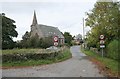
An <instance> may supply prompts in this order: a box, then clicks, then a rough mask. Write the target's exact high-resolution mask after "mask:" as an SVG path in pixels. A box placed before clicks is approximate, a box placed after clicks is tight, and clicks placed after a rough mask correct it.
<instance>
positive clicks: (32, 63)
mask: <svg viewBox="0 0 120 79" xmlns="http://www.w3.org/2000/svg"><path fill="white" fill-rule="evenodd" d="M24 50H25V49H24ZM32 50H34V51H38V50H37V49H32ZM26 53H27V52H26ZM60 53H61V55H60V56H56V57H54V58H52V59H40V60H32V59H31V60H26V61H13V62H4V63H2V67H3V68H4V67H5V68H6V67H20V66H37V65H44V64H52V63H56V62H60V61H64V60H66V59H69V58H71V57H72V54H71V53H70V49H69V48H66V49H65V50H64V51H63V52H60Z"/></svg>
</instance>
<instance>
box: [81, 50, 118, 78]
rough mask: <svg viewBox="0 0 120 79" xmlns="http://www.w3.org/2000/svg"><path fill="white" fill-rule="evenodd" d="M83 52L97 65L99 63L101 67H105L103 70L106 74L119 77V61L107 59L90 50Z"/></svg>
mask: <svg viewBox="0 0 120 79" xmlns="http://www.w3.org/2000/svg"><path fill="white" fill-rule="evenodd" d="M81 51H82V52H83V53H85V54H86V55H88V56H89V57H90V58H92V61H93V62H95V63H98V62H99V64H98V65H99V66H100V65H101V66H102V67H103V69H102V70H104V71H105V72H106V74H107V75H108V76H117V77H118V76H119V72H120V71H119V68H118V64H120V63H119V62H118V61H117V60H114V59H110V58H107V57H101V56H100V55H98V54H97V53H95V52H93V51H90V50H84V49H83V48H81Z"/></svg>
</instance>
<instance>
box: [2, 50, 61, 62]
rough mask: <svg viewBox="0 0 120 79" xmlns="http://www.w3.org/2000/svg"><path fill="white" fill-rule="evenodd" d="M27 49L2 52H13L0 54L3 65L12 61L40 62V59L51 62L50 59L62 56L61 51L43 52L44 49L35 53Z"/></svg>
mask: <svg viewBox="0 0 120 79" xmlns="http://www.w3.org/2000/svg"><path fill="white" fill-rule="evenodd" d="M27 50H28V49H26V50H25V49H24V51H23V50H19V49H18V51H17V49H14V50H7V51H6V50H4V51H5V52H10V51H11V52H12V51H14V52H13V53H5V52H4V53H3V54H2V62H3V63H5V62H14V61H27V60H31V59H32V60H42V59H48V60H51V59H54V58H55V57H58V56H60V57H61V56H62V54H61V52H62V50H56V51H55V50H54V51H53V50H45V49H43V50H42V49H41V50H38V49H36V50H37V51H33V50H32V51H27Z"/></svg>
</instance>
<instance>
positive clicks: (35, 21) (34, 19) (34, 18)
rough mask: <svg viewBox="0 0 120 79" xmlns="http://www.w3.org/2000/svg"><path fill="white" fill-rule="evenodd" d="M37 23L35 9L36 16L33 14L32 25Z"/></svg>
mask: <svg viewBox="0 0 120 79" xmlns="http://www.w3.org/2000/svg"><path fill="white" fill-rule="evenodd" d="M36 24H37V18H36V13H35V10H34V16H33V22H32V25H33V26H34V25H36Z"/></svg>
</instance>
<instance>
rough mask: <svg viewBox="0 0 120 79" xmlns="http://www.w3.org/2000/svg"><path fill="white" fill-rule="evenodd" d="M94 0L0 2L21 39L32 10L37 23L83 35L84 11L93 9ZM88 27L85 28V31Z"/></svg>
mask: <svg viewBox="0 0 120 79" xmlns="http://www.w3.org/2000/svg"><path fill="white" fill-rule="evenodd" d="M95 2H96V0H91V2H90V1H88V0H86V1H80V0H79V1H78V0H66V1H65V0H57V1H56V0H44V1H43V0H39V1H37V0H35V1H34V2H33V1H23V0H21V1H20V2H16V1H14V0H13V1H7V0H4V1H3V2H1V3H0V5H1V6H0V8H2V9H1V12H2V13H5V14H6V16H7V17H9V18H11V19H13V20H15V22H16V23H15V25H16V30H17V32H18V37H17V38H14V40H15V41H16V40H21V39H22V36H23V35H24V34H25V32H26V31H30V29H31V28H30V26H31V24H32V20H33V12H34V10H35V11H36V16H37V21H38V24H44V25H49V26H54V27H58V28H59V30H60V31H61V32H63V33H64V32H70V34H72V35H73V36H74V35H77V34H82V35H83V18H86V14H85V12H90V10H92V9H93V7H94V4H95ZM89 29H90V28H88V27H86V28H85V33H86V32H87V31H88V30H89Z"/></svg>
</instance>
